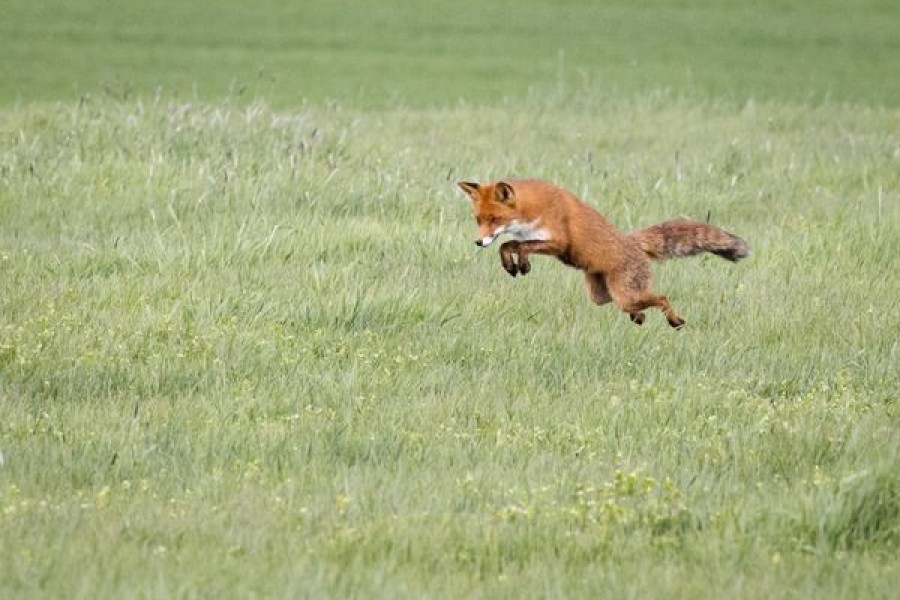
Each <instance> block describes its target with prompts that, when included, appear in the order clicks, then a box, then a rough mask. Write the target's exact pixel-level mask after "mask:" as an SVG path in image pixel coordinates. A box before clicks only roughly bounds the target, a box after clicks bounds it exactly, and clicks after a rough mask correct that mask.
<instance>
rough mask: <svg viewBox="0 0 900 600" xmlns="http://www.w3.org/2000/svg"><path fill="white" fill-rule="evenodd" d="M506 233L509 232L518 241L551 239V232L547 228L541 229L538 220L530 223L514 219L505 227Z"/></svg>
mask: <svg viewBox="0 0 900 600" xmlns="http://www.w3.org/2000/svg"><path fill="white" fill-rule="evenodd" d="M504 233H507V234H509V236H510V237H511V238H512V239H514V240H516V241H517V242H536V241H540V242H544V241H547V240H549V239H550V232H549V231H547V230H546V229H541V228H540V227H539V226H538V222H537V220H534V221H530V222H528V223H521V222H519V221H512V222H511V223H510V224H509V225H507V226H506V227H505V228H504Z"/></svg>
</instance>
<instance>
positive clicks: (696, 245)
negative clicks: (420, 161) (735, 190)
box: [458, 179, 750, 328]
mask: <svg viewBox="0 0 900 600" xmlns="http://www.w3.org/2000/svg"><path fill="white" fill-rule="evenodd" d="M458 185H459V187H460V188H462V190H463V191H464V192H465V193H466V194H468V195H469V197H470V198H471V199H472V207H473V210H474V212H475V221H476V222H477V223H478V238H477V239H476V240H475V244H476V245H478V246H479V247H481V248H486V247H487V246H490V245H491V244H492V243H493V242H494V240H496V239H497V238H498V237H500V236H501V235H504V234H507V235H509V236H510V237H511V238H512V239H511V240H510V241H507V242H505V243H503V244H501V246H500V262H501V263H502V264H503V268H504V269H506V272H507V273H509V274H510V275H512V276H513V277H515V276H516V275H519V274H521V275H526V274H528V272H529V271H531V263H530V262H528V255H530V254H547V255H550V256H555V257H556V258H557V259H558V260H559V261H561V262H562V263H564V264H566V265H569V266H572V267H575V268H576V269H580V270H582V271H584V274H585V283H586V285H587V291H588V295H589V296H590V298H591V300H592V301H593V302H594V303H595V304H598V305H602V304H606V303H608V302H610V301H613V302H615V303H616V305H618V307H619V308H621V309H622V310H623V311H625V312H626V313H628V315H629V316H630V317H631V320H632V321H633V322H634V323H637V324H638V325H641V324H643V322H644V309H646V308H649V307H652V306H655V307H656V308H659V309H660V310H661V311H662V312H663V314H665V316H666V320H667V321H668V322H669V325H671V326H672V327H675V328H680V327H682V326H683V325H684V319H682V318H681V317H680V316H679V315H678V313H676V312H675V309H674V308H672V305H671V304H669V300H668V299H667V298H666V297H665V296H663V295H661V294H654V293H653V292H652V290H651V283H652V277H651V273H650V259H654V260H662V259H666V258H674V257H677V256H692V255H694V254H699V253H701V252H711V253H713V254H716V255H718V256H721V257H722V258H725V259H727V260H730V261H738V260H740V259H742V258H745V257H746V256H747V255H749V254H750V248H749V247H748V246H747V244H746V242H744V240H742V239H741V238H739V237H737V236H735V235H732V234H730V233H728V232H727V231H724V230H722V229H719V228H718V227H713V226H711V225H708V224H706V223H700V222H698V221H685V220H675V221H667V222H665V223H660V224H659V225H653V226H652V227H648V228H646V229H641V230H640V231H635V232H633V233H624V232H622V231H619V230H618V229H617V228H616V227H615V226H614V225H613V224H612V223H610V222H609V221H607V220H606V219H605V218H604V217H603V215H601V214H600V213H599V212H597V211H596V210H594V209H593V208H592V207H590V206H588V205H587V204H586V203H584V202H583V201H581V200H579V199H578V198H576V197H575V195H573V194H571V193H570V192H567V191H566V190H564V189H561V188H558V187H556V186H554V185H552V184H549V183H546V182H543V181H537V180H533V179H530V180H506V181H496V182H488V183H481V184H479V183H472V182H468V181H462V182H459V184H458Z"/></svg>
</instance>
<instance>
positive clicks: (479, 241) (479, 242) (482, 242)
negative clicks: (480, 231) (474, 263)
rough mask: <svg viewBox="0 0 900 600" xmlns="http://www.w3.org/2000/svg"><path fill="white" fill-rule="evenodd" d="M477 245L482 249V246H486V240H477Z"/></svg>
mask: <svg viewBox="0 0 900 600" xmlns="http://www.w3.org/2000/svg"><path fill="white" fill-rule="evenodd" d="M475 245H476V246H478V247H479V248H481V247H482V246H484V240H483V239H481V238H478V239H477V240H475Z"/></svg>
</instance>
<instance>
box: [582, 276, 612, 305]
mask: <svg viewBox="0 0 900 600" xmlns="http://www.w3.org/2000/svg"><path fill="white" fill-rule="evenodd" d="M584 283H585V286H586V287H587V292H588V296H589V297H590V299H591V302H593V303H594V304H596V305H598V306H602V305H604V304H606V303H607V302H611V301H612V296H610V295H609V290H608V289H607V288H606V277H604V275H603V273H585V274H584Z"/></svg>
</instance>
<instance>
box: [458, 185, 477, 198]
mask: <svg viewBox="0 0 900 600" xmlns="http://www.w3.org/2000/svg"><path fill="white" fill-rule="evenodd" d="M456 185H458V186H459V189H461V190H462V191H464V192H465V193H466V194H468V195H469V197H470V198H472V200H477V199H478V198H479V188H478V184H477V183H474V182H472V181H460V182H459V183H457V184H456Z"/></svg>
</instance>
